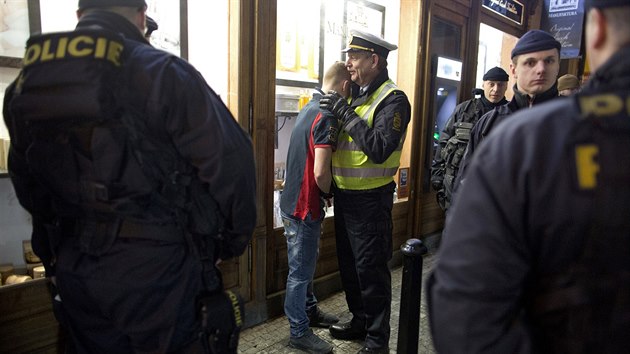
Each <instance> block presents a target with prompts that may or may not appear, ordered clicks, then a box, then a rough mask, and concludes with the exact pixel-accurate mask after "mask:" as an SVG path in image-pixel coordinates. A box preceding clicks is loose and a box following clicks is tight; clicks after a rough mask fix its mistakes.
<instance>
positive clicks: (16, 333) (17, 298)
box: [0, 279, 65, 353]
mask: <svg viewBox="0 0 630 354" xmlns="http://www.w3.org/2000/svg"><path fill="white" fill-rule="evenodd" d="M64 340H65V337H64V336H63V334H62V333H61V332H60V328H59V324H58V323H57V320H56V319H55V316H54V314H53V312H52V303H51V296H50V292H49V290H48V279H36V280H32V281H28V282H25V283H22V284H15V285H5V286H2V287H0V353H58V352H62V351H59V350H58V346H59V345H60V343H64Z"/></svg>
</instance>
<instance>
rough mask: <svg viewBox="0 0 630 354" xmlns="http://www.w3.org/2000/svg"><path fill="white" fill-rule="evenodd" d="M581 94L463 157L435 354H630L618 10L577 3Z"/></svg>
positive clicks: (625, 33)
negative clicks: (582, 56)
mask: <svg viewBox="0 0 630 354" xmlns="http://www.w3.org/2000/svg"><path fill="white" fill-rule="evenodd" d="M586 11H587V15H586V32H585V34H586V41H585V43H586V44H585V45H586V51H587V54H588V59H589V62H590V67H591V69H592V70H594V71H595V72H594V74H593V75H592V76H591V79H590V80H589V83H588V84H587V86H586V87H585V88H584V89H583V90H582V92H580V93H578V94H576V95H574V96H571V97H569V98H562V99H557V100H554V101H552V102H549V103H546V104H543V105H540V106H538V107H534V108H532V109H530V110H523V111H520V112H517V113H515V114H514V116H513V117H512V118H510V119H508V120H506V121H505V122H504V123H502V124H501V126H500V127H498V128H497V129H496V131H495V132H494V133H492V135H490V136H489V137H488V138H487V139H486V142H485V143H484V144H483V145H481V146H480V148H479V151H478V153H476V154H475V156H474V158H473V160H472V162H471V165H470V168H469V171H468V174H467V177H466V183H465V184H463V185H462V186H460V191H459V194H458V197H457V200H456V201H455V203H454V205H453V208H452V210H451V213H450V215H451V216H452V219H451V222H450V223H449V224H448V225H447V226H446V228H445V230H444V234H443V240H442V244H441V245H440V250H439V253H438V260H437V263H436V265H435V268H434V271H433V273H432V274H431V275H430V278H429V281H428V284H427V295H428V300H427V301H428V306H429V320H430V321H429V322H430V326H431V331H432V334H433V340H434V343H435V348H436V349H437V351H438V352H444V353H546V352H549V353H624V352H627V351H628V348H630V337H629V336H628V329H629V328H630V303H629V302H628V299H630V257H628V252H629V250H630V238H629V235H630V218H628V210H630V183H628V182H629V181H630V154H629V153H628V151H630V62H629V61H628V56H630V22H628V20H627V19H628V18H629V17H630V4H629V3H628V1H627V0H590V1H586Z"/></svg>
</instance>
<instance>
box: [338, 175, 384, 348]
mask: <svg viewBox="0 0 630 354" xmlns="http://www.w3.org/2000/svg"><path fill="white" fill-rule="evenodd" d="M393 191H394V186H393V183H392V184H390V185H387V186H385V187H381V188H379V189H378V190H372V191H367V192H356V191H343V190H337V191H335V233H336V237H337V258H338V261H339V272H340V275H341V282H342V286H343V290H344V292H345V294H346V301H347V303H348V309H349V310H350V312H351V313H352V315H353V321H354V322H356V323H358V324H365V328H366V330H367V337H366V339H365V345H366V346H368V347H386V346H387V345H388V342H389V335H390V326H389V318H390V313H391V300H392V280H391V273H390V270H389V268H388V266H387V262H388V261H389V260H390V259H391V257H392V206H393V199H392V198H393V194H392V193H393Z"/></svg>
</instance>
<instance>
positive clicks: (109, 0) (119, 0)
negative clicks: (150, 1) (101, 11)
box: [79, 0, 147, 9]
mask: <svg viewBox="0 0 630 354" xmlns="http://www.w3.org/2000/svg"><path fill="white" fill-rule="evenodd" d="M109 6H127V7H143V6H147V3H146V2H145V1H144V0H79V9H87V8H90V7H109Z"/></svg>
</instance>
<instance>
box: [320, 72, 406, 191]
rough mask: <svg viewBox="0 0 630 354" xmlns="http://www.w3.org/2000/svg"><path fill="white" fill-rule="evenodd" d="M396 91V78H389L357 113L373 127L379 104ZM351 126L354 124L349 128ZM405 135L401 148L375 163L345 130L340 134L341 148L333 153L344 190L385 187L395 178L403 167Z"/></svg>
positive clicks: (337, 179) (338, 180) (335, 174)
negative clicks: (401, 159) (402, 155)
mask: <svg viewBox="0 0 630 354" xmlns="http://www.w3.org/2000/svg"><path fill="white" fill-rule="evenodd" d="M394 90H398V87H396V84H394V82H393V81H392V80H387V81H385V82H384V83H383V84H382V85H381V86H380V87H379V88H378V89H377V90H376V91H374V92H373V93H372V94H371V95H370V97H368V99H367V100H366V101H365V103H364V104H362V105H361V106H359V107H356V108H355V112H356V113H357V115H359V116H360V117H361V118H362V119H363V120H364V121H366V123H367V125H368V126H369V127H370V128H371V127H372V126H373V125H374V111H375V110H376V107H378V105H379V104H380V103H381V102H382V101H383V100H384V99H385V97H387V96H388V95H389V94H390V93H392V92H393V91H394ZM345 128H346V129H349V128H350V127H345ZM403 142H404V135H403V138H402V139H401V140H400V143H399V144H398V148H397V149H396V150H395V151H394V152H393V153H392V154H391V155H390V156H389V157H388V158H387V160H385V162H383V163H381V164H377V163H374V162H373V161H372V160H370V159H369V158H368V156H367V155H366V154H365V153H364V152H363V151H362V150H361V149H360V148H359V147H358V146H357V144H356V143H355V142H354V141H353V140H352V137H350V135H349V134H348V133H347V132H346V131H345V129H344V130H342V131H341V132H340V133H339V139H338V141H337V150H336V151H335V153H334V154H333V156H332V165H333V171H332V172H333V179H334V180H335V183H336V184H337V187H339V188H341V189H352V190H365V189H373V188H378V187H381V186H384V185H386V184H388V183H390V182H392V181H393V180H394V175H395V174H396V172H397V171H398V167H399V166H400V155H401V152H402V146H403Z"/></svg>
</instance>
